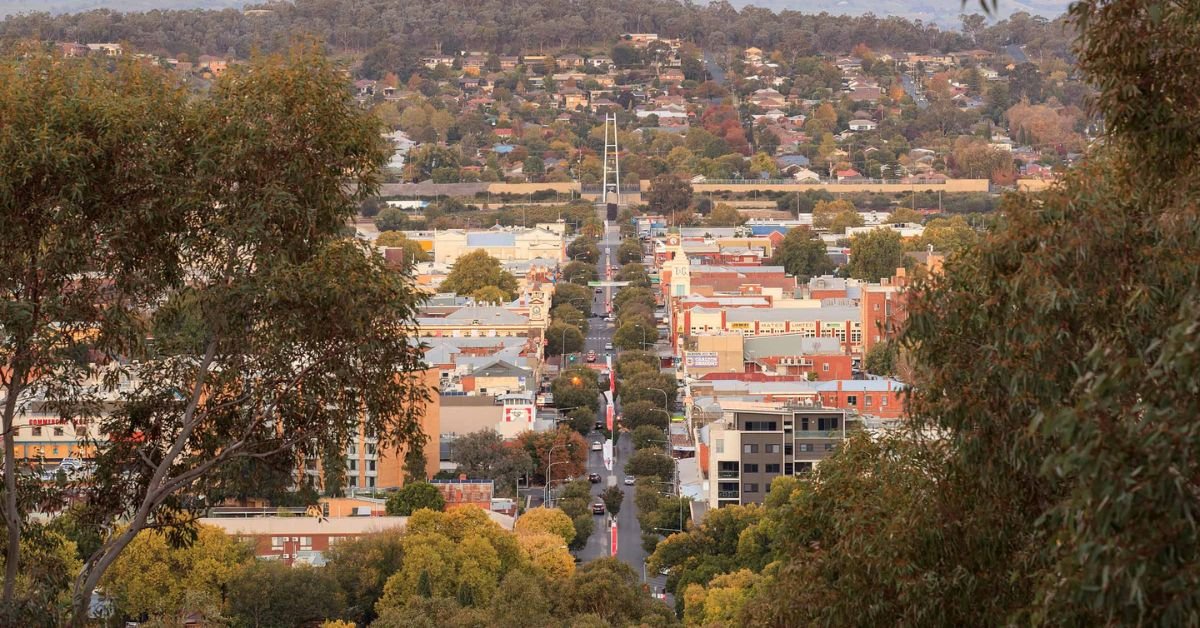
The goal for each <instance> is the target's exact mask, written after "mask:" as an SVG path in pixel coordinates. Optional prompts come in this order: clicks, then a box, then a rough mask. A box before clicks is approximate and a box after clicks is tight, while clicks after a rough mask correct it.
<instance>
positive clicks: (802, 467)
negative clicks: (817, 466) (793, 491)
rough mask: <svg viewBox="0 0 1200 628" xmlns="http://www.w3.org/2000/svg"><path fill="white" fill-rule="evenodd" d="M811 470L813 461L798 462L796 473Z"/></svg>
mask: <svg viewBox="0 0 1200 628" xmlns="http://www.w3.org/2000/svg"><path fill="white" fill-rule="evenodd" d="M811 471H812V463H811V462H797V463H796V473H797V474H800V473H809V472H811Z"/></svg>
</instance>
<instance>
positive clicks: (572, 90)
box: [558, 87, 588, 111]
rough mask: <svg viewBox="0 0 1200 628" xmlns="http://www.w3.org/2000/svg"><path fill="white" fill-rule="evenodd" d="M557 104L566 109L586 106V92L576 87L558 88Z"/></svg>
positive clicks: (571, 109) (573, 109)
mask: <svg viewBox="0 0 1200 628" xmlns="http://www.w3.org/2000/svg"><path fill="white" fill-rule="evenodd" d="M558 106H559V107H560V108H562V109H566V110H567V111H575V110H576V109H581V108H586V107H587V106H588V93H587V92H585V91H583V90H581V89H579V88H576V87H568V88H566V89H562V90H559V92H558Z"/></svg>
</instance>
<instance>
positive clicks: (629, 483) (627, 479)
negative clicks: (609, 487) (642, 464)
mask: <svg viewBox="0 0 1200 628" xmlns="http://www.w3.org/2000/svg"><path fill="white" fill-rule="evenodd" d="M636 481H637V478H635V477H633V476H632V475H627V476H625V486H633V484H634V482H636Z"/></svg>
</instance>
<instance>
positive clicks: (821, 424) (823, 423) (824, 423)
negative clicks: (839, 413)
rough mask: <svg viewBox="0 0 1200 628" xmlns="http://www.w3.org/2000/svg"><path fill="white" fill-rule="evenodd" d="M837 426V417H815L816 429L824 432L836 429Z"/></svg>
mask: <svg viewBox="0 0 1200 628" xmlns="http://www.w3.org/2000/svg"><path fill="white" fill-rule="evenodd" d="M852 403H853V402H852ZM837 428H838V420H837V417H828V418H820V419H817V429H818V430H820V431H822V432H826V431H829V430H836V429H837Z"/></svg>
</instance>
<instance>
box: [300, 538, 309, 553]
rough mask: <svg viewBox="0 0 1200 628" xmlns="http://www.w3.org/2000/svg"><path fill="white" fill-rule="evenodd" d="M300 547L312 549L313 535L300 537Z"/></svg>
mask: <svg viewBox="0 0 1200 628" xmlns="http://www.w3.org/2000/svg"><path fill="white" fill-rule="evenodd" d="M300 549H302V550H310V549H312V537H311V536H302V537H300Z"/></svg>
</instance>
